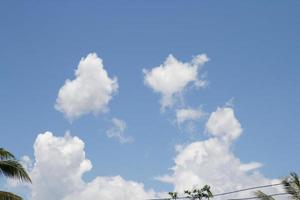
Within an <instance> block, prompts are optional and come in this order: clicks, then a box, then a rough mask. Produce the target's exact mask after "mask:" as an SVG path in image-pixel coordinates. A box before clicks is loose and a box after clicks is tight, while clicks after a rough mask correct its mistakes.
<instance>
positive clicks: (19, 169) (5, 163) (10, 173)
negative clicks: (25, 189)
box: [0, 160, 31, 200]
mask: <svg viewBox="0 0 300 200" xmlns="http://www.w3.org/2000/svg"><path fill="white" fill-rule="evenodd" d="M0 173H1V174H3V175H4V176H7V177H9V178H15V179H20V180H21V181H26V182H30V183H31V179H30V177H29V175H28V174H27V172H26V171H25V169H24V168H23V166H22V165H21V164H20V163H19V162H18V161H16V160H0ZM0 200H1V199H0Z"/></svg>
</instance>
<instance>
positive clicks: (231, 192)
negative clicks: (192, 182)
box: [148, 183, 287, 200]
mask: <svg viewBox="0 0 300 200" xmlns="http://www.w3.org/2000/svg"><path fill="white" fill-rule="evenodd" d="M278 185H282V183H274V184H268V185H260V186H255V187H248V188H244V189H240V190H234V191H230V192H224V193H219V194H215V195H213V196H214V197H216V196H224V195H228V194H234V193H238V192H244V191H248V190H254V189H260V188H267V187H274V186H278ZM283 194H287V193H277V194H272V195H274V196H278V195H283ZM186 198H187V196H184V197H177V199H186ZM247 198H250V199H254V197H247ZM247 198H246V199H247ZM255 198H257V197H255ZM170 199H171V198H170V197H168V198H160V199H148V200H170ZM241 199H244V198H241ZM228 200H239V199H228Z"/></svg>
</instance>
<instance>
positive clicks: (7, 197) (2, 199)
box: [0, 191, 22, 200]
mask: <svg viewBox="0 0 300 200" xmlns="http://www.w3.org/2000/svg"><path fill="white" fill-rule="evenodd" d="M0 200H22V198H21V197H19V196H17V195H15V194H13V193H10V192H3V191H0Z"/></svg>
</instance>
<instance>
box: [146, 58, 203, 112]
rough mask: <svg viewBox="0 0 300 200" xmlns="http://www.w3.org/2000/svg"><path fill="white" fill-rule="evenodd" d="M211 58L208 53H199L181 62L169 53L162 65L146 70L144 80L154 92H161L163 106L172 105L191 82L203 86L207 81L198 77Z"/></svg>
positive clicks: (163, 107)
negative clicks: (188, 60)
mask: <svg viewBox="0 0 300 200" xmlns="http://www.w3.org/2000/svg"><path fill="white" fill-rule="evenodd" d="M208 60H209V58H208V57H207V56H206V54H201V55H197V56H196V57H194V58H193V59H192V60H191V61H190V62H181V61H179V60H177V59H176V58H175V57H174V56H173V55H169V56H168V57H167V59H166V60H165V62H164V63H163V64H162V65H159V66H157V67H154V68H152V69H151V70H150V71H148V70H145V69H144V70H143V71H144V75H145V76H144V82H145V84H146V85H147V86H149V87H150V88H152V89H153V90H154V92H157V93H160V94H161V101H160V102H161V107H162V109H165V108H167V107H171V106H172V105H173V104H174V103H175V101H176V96H178V95H180V94H181V93H182V91H183V90H184V89H185V88H186V87H187V86H188V85H189V84H191V83H193V84H194V85H195V86H196V87H203V86H204V85H205V81H203V80H200V79H199V78H198V76H199V71H200V66H202V65H204V64H205V63H206V62H207V61H208Z"/></svg>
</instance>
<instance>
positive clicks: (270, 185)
mask: <svg viewBox="0 0 300 200" xmlns="http://www.w3.org/2000/svg"><path fill="white" fill-rule="evenodd" d="M278 185H282V183H275V184H269V185H261V186H255V187H249V188H244V189H240V190H234V191H231V192H224V193H220V194H215V195H214V197H216V196H223V195H227V194H233V193H237V192H244V191H248V190H254V189H259V188H266V187H274V186H278Z"/></svg>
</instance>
